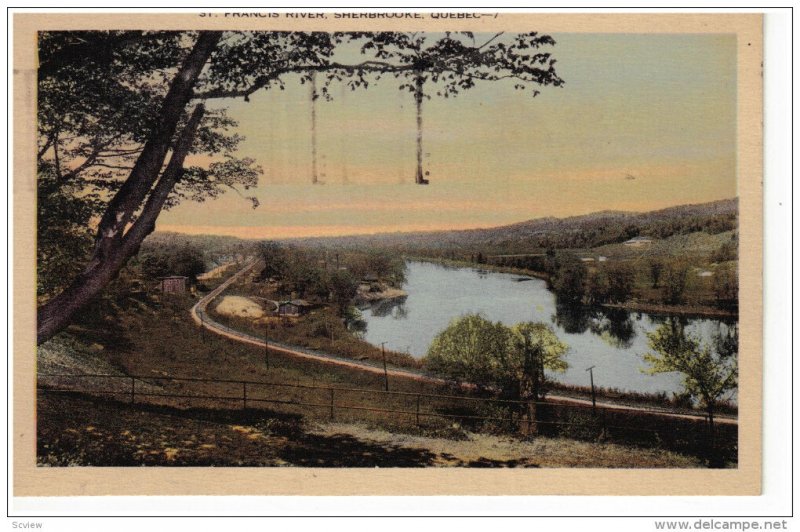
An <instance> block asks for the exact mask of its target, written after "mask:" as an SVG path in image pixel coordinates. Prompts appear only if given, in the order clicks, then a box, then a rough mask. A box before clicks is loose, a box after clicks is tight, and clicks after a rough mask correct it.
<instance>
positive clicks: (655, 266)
mask: <svg viewBox="0 0 800 532" xmlns="http://www.w3.org/2000/svg"><path fill="white" fill-rule="evenodd" d="M649 265H650V278H651V279H652V280H653V288H658V282H659V280H660V279H661V273H662V272H663V271H664V263H663V262H661V261H660V260H658V259H651V260H650V264H649Z"/></svg>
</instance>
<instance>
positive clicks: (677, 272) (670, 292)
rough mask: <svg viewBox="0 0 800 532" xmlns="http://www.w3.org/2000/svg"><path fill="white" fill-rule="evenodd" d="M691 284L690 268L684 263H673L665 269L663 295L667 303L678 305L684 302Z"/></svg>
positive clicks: (662, 285)
mask: <svg viewBox="0 0 800 532" xmlns="http://www.w3.org/2000/svg"><path fill="white" fill-rule="evenodd" d="M688 284H689V266H688V265H687V264H685V263H683V262H673V263H670V264H667V265H666V266H665V267H664V273H663V274H662V283H661V295H662V297H663V299H664V302H665V303H669V304H671V305H677V304H679V303H683V302H684V296H685V294H686V288H687V285H688Z"/></svg>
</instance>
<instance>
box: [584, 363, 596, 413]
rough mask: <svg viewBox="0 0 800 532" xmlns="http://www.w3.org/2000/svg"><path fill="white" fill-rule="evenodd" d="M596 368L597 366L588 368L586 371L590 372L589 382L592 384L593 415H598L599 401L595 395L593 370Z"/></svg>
mask: <svg viewBox="0 0 800 532" xmlns="http://www.w3.org/2000/svg"><path fill="white" fill-rule="evenodd" d="M594 368H595V366H592V367H589V368H586V371H588V372H589V383H590V384H591V385H592V415H597V402H596V401H595V397H594V372H593V371H592V370H593V369H594Z"/></svg>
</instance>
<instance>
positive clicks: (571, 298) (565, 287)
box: [550, 252, 587, 304]
mask: <svg viewBox="0 0 800 532" xmlns="http://www.w3.org/2000/svg"><path fill="white" fill-rule="evenodd" d="M586 277H587V271H586V265H584V264H583V262H581V260H580V259H579V258H578V257H577V256H575V254H573V253H569V252H558V253H556V255H555V270H554V273H553V274H552V275H551V277H550V282H551V285H552V287H553V291H554V292H555V293H556V295H557V296H558V297H559V299H561V300H562V301H563V302H565V303H568V304H577V303H581V300H582V299H583V296H584V293H585V283H586Z"/></svg>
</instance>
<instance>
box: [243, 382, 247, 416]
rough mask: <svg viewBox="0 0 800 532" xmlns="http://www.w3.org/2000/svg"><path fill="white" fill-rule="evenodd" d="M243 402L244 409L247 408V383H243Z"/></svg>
mask: <svg viewBox="0 0 800 532" xmlns="http://www.w3.org/2000/svg"><path fill="white" fill-rule="evenodd" d="M242 404H243V406H244V410H247V383H246V382H243V383H242Z"/></svg>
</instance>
